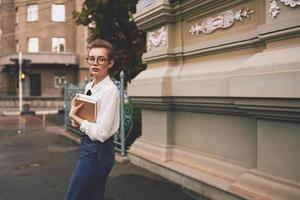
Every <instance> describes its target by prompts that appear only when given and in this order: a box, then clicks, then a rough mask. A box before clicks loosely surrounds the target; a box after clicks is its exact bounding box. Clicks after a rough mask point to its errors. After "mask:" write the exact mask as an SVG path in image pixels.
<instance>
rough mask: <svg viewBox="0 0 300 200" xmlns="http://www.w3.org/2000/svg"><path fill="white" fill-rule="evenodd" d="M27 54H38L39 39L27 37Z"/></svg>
mask: <svg viewBox="0 0 300 200" xmlns="http://www.w3.org/2000/svg"><path fill="white" fill-rule="evenodd" d="M27 52H28V53H38V52H39V38H38V37H29V38H28V39H27Z"/></svg>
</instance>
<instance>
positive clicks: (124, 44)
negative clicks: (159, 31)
mask: <svg viewBox="0 0 300 200" xmlns="http://www.w3.org/2000/svg"><path fill="white" fill-rule="evenodd" d="M137 1H138V0H85V1H84V3H83V5H82V10H81V12H74V13H73V17H74V19H75V21H76V23H77V24H81V25H84V26H88V25H89V24H93V25H94V27H89V32H90V36H89V38H88V41H92V40H94V39H96V38H101V39H104V40H107V41H109V42H110V43H112V44H113V46H114V47H115V50H116V52H115V67H114V68H113V69H112V71H110V75H112V76H113V77H114V78H115V79H117V80H119V74H120V71H121V69H123V70H124V73H125V79H126V83H127V82H128V81H130V80H132V79H133V78H134V77H135V76H136V75H138V74H139V73H140V72H141V71H143V70H145V69H146V66H145V64H143V63H142V60H141V58H142V54H143V53H144V52H145V49H146V48H145V44H146V42H145V40H146V37H145V32H144V31H142V30H140V29H138V28H137V26H136V24H135V22H134V21H133V20H132V15H133V14H134V13H135V12H136V4H137Z"/></svg>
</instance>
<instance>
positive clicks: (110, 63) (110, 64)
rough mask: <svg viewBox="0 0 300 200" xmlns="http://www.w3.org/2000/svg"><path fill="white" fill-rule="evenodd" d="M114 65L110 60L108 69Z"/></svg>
mask: <svg viewBox="0 0 300 200" xmlns="http://www.w3.org/2000/svg"><path fill="white" fill-rule="evenodd" d="M114 64H115V61H114V60H110V61H109V66H108V68H112V66H114Z"/></svg>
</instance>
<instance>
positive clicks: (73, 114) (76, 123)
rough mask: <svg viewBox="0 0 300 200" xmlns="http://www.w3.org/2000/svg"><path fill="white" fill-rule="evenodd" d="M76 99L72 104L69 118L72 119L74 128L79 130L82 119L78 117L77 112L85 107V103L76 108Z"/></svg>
mask: <svg viewBox="0 0 300 200" xmlns="http://www.w3.org/2000/svg"><path fill="white" fill-rule="evenodd" d="M75 98H76V97H75ZM75 98H73V100H72V103H71V110H70V113H69V117H70V118H71V123H72V126H73V127H76V128H78V127H79V126H80V124H81V121H82V119H81V118H80V117H78V115H77V112H78V111H79V109H80V108H81V107H82V106H83V103H81V104H79V105H77V106H76V105H75Z"/></svg>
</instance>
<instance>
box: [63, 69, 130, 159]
mask: <svg viewBox="0 0 300 200" xmlns="http://www.w3.org/2000/svg"><path fill="white" fill-rule="evenodd" d="M115 84H116V85H117V86H118V88H119V91H120V128H119V130H118V131H117V132H116V133H115V135H114V144H115V150H116V151H118V152H120V153H121V155H122V156H125V155H126V139H127V138H128V136H129V135H130V133H131V130H132V127H133V120H132V119H133V118H132V114H133V112H132V110H133V108H132V105H131V104H130V103H127V104H126V106H125V95H124V94H125V90H124V73H123V71H121V74H120V82H118V81H115ZM84 87H85V86H84V85H73V84H67V85H65V87H64V91H65V94H64V98H65V100H64V101H65V129H66V130H69V131H72V132H74V133H77V134H81V131H80V130H79V129H78V128H74V127H72V125H71V121H70V118H69V112H70V109H71V101H72V99H73V98H74V96H75V94H76V93H82V94H83V93H84Z"/></svg>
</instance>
